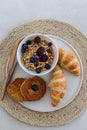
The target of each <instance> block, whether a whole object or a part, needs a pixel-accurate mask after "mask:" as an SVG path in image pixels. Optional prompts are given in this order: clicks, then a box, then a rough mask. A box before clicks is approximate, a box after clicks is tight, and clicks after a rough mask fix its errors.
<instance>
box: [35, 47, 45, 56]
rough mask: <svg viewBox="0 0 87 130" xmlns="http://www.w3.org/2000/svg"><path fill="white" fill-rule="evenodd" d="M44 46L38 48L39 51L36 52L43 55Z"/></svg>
mask: <svg viewBox="0 0 87 130" xmlns="http://www.w3.org/2000/svg"><path fill="white" fill-rule="evenodd" d="M44 51H45V50H44V47H39V48H38V49H37V51H36V54H37V55H38V56H42V55H43V53H44Z"/></svg>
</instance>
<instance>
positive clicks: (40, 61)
mask: <svg viewBox="0 0 87 130" xmlns="http://www.w3.org/2000/svg"><path fill="white" fill-rule="evenodd" d="M58 57H59V54H58V47H57V46H56V43H55V42H54V40H53V39H51V38H49V36H47V35H45V34H31V35H28V36H27V37H25V38H24V39H23V40H22V41H21V42H20V44H19V46H18V49H17V60H18V63H19V65H20V67H21V68H22V69H23V70H24V71H25V72H26V73H28V74H31V75H44V74H48V73H49V72H51V71H52V70H53V68H54V67H55V66H56V64H57V62H58Z"/></svg>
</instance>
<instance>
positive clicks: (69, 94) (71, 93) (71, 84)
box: [12, 35, 83, 112]
mask: <svg viewBox="0 0 87 130" xmlns="http://www.w3.org/2000/svg"><path fill="white" fill-rule="evenodd" d="M49 37H51V38H52V39H53V40H55V42H56V44H57V46H58V47H61V48H64V49H66V50H69V51H71V52H73V53H74V54H75V55H76V56H77V57H78V59H79V61H80V64H81V69H82V74H81V76H74V75H72V74H71V73H69V72H68V71H66V70H64V74H65V77H66V80H67V90H66V94H65V96H64V98H63V100H62V101H61V103H60V104H59V105H57V106H56V107H53V106H52V105H51V98H50V91H49V88H48V86H47V91H46V94H45V95H44V97H43V98H42V99H41V100H39V101H33V102H29V101H28V102H20V104H22V105H23V106H25V107H26V108H28V109H31V110H34V111H39V112H49V111H55V110H58V109H61V108H63V107H65V106H66V105H68V104H69V103H70V102H71V101H72V100H73V99H74V98H75V97H76V95H77V94H78V92H79V90H80V88H81V84H82V79H83V68H82V63H81V59H80V57H79V55H78V53H77V52H76V50H75V49H74V48H73V47H72V46H71V45H70V44H69V43H67V42H66V41H65V40H63V39H60V38H58V37H55V36H51V35H49ZM50 74H51V73H49V74H47V75H45V76H41V77H42V78H44V80H45V81H46V84H48V82H49V81H50ZM18 77H24V78H25V77H26V78H29V77H32V76H31V75H29V74H27V73H25V72H24V71H23V70H22V69H21V68H20V66H19V65H17V68H16V70H15V73H14V75H13V78H12V80H14V79H15V78H18Z"/></svg>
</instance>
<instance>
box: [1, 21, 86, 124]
mask: <svg viewBox="0 0 87 130" xmlns="http://www.w3.org/2000/svg"><path fill="white" fill-rule="evenodd" d="M31 33H44V34H51V35H55V36H58V37H61V38H63V39H64V40H66V41H67V42H69V43H70V44H71V45H72V46H73V47H74V48H75V49H76V50H77V51H78V53H79V55H80V57H81V60H82V63H83V68H84V69H83V73H84V77H83V84H82V87H81V90H80V92H79V94H78V95H77V97H76V98H75V99H74V100H73V101H72V102H71V103H70V104H69V105H67V106H66V107H64V108H62V109H60V110H57V111H54V112H46V113H41V112H35V111H32V110H29V109H27V108H25V107H23V106H22V105H20V104H19V103H17V102H15V101H13V100H12V99H10V98H9V97H8V95H6V96H5V99H4V101H3V102H2V101H0V105H1V106H2V107H3V108H4V109H5V110H6V111H7V112H8V113H9V114H11V116H13V117H15V118H16V119H18V120H20V121H22V122H25V123H28V124H31V125H35V126H57V125H63V124H66V123H68V122H70V121H71V120H73V119H75V118H77V117H78V116H79V115H80V114H81V113H82V112H83V111H84V110H86V108H87V56H86V55H87V38H86V37H85V36H84V35H83V34H82V33H81V32H79V31H78V30H77V29H75V28H74V27H72V26H71V25H69V24H66V23H64V22H60V21H56V20H33V21H30V22H27V23H25V24H23V25H21V26H18V27H16V28H14V29H13V30H12V31H11V32H10V33H9V34H8V35H7V36H6V37H5V38H4V39H3V40H2V42H1V44H0V95H1V89H2V83H3V80H4V77H5V70H6V62H7V60H8V57H9V53H10V49H11V47H12V45H13V43H14V41H15V40H16V39H17V38H19V37H24V36H26V35H28V34H31Z"/></svg>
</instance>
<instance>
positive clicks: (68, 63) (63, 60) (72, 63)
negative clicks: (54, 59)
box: [58, 48, 81, 75]
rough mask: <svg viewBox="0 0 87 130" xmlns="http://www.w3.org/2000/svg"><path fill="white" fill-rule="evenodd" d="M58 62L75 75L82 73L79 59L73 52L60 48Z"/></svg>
mask: <svg viewBox="0 0 87 130" xmlns="http://www.w3.org/2000/svg"><path fill="white" fill-rule="evenodd" d="M58 63H59V64H60V66H61V67H62V68H65V69H66V70H68V71H70V72H71V73H72V74H74V75H80V74H81V68H80V63H79V60H78V59H77V57H76V56H75V55H74V54H73V53H71V52H69V51H66V50H64V49H62V48H59V60H58Z"/></svg>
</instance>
